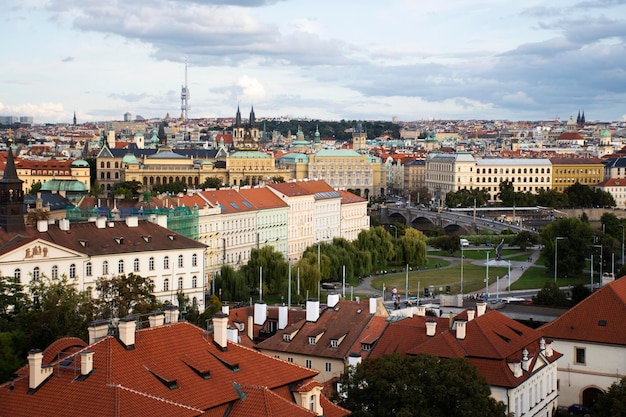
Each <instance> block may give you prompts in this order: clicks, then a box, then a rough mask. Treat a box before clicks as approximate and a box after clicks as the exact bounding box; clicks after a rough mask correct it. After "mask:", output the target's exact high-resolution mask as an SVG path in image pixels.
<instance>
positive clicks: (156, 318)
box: [148, 311, 165, 327]
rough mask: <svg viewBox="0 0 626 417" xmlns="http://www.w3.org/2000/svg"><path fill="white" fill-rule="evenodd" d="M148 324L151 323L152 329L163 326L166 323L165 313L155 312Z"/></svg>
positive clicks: (149, 317)
mask: <svg viewBox="0 0 626 417" xmlns="http://www.w3.org/2000/svg"><path fill="white" fill-rule="evenodd" d="M148 322H149V323H150V327H157V326H163V323H165V313H164V312H162V311H153V312H152V313H150V315H149V316H148Z"/></svg>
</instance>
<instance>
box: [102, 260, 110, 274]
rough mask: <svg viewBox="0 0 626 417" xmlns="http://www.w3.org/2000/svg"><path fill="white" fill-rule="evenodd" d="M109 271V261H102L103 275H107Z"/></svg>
mask: <svg viewBox="0 0 626 417" xmlns="http://www.w3.org/2000/svg"><path fill="white" fill-rule="evenodd" d="M108 273H109V262H108V261H104V262H102V275H107V274H108Z"/></svg>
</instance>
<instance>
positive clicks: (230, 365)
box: [209, 352, 240, 372]
mask: <svg viewBox="0 0 626 417" xmlns="http://www.w3.org/2000/svg"><path fill="white" fill-rule="evenodd" d="M209 353H210V354H211V356H213V357H214V358H215V359H217V360H218V361H220V362H221V363H222V365H224V366H225V367H227V368H228V369H230V370H231V371H232V372H239V371H240V369H239V363H237V362H228V361H227V360H226V359H223V358H220V357H219V356H217V355H215V354H214V353H212V352H209Z"/></svg>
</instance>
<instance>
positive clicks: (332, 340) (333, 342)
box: [330, 339, 339, 348]
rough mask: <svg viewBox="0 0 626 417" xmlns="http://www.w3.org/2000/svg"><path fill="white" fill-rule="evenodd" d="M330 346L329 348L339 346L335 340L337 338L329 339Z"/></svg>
mask: <svg viewBox="0 0 626 417" xmlns="http://www.w3.org/2000/svg"><path fill="white" fill-rule="evenodd" d="M330 347H331V348H338V347H339V340H337V339H331V341H330Z"/></svg>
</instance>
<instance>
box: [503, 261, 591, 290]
mask: <svg viewBox="0 0 626 417" xmlns="http://www.w3.org/2000/svg"><path fill="white" fill-rule="evenodd" d="M594 278H595V281H597V280H598V278H597V277H594ZM589 279H590V278H589V275H585V274H582V275H578V276H576V277H573V278H569V277H568V278H563V277H558V278H557V284H559V286H560V287H564V286H567V285H576V284H579V283H580V284H589ZM546 281H552V282H554V275H553V274H552V275H550V274H549V273H546V268H545V267H543V266H531V267H529V268H528V269H526V271H524V273H523V274H522V276H521V277H520V278H519V279H518V280H517V281H515V282H514V283H513V284H511V287H512V288H511V289H513V290H528V289H534V288H542V287H543V285H544V284H545V283H546Z"/></svg>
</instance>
